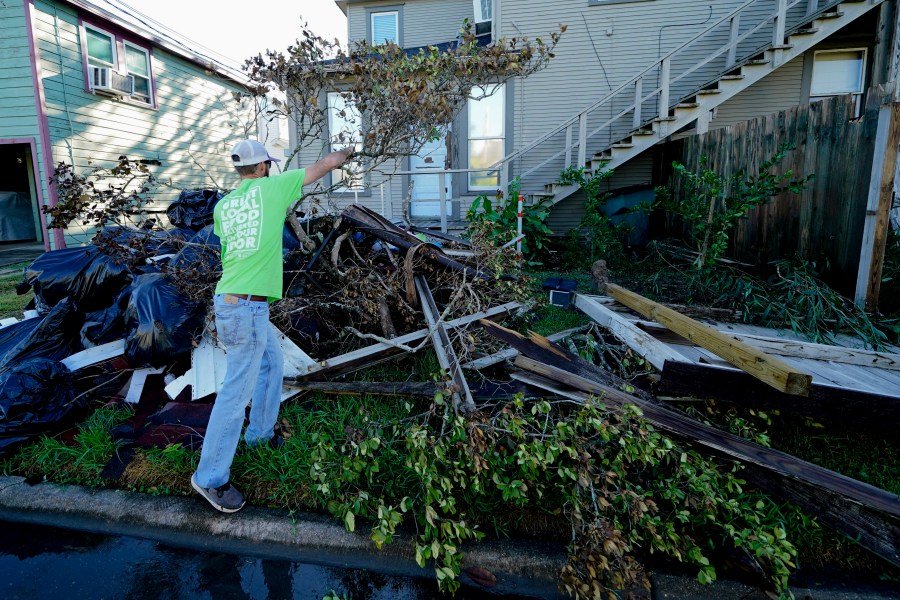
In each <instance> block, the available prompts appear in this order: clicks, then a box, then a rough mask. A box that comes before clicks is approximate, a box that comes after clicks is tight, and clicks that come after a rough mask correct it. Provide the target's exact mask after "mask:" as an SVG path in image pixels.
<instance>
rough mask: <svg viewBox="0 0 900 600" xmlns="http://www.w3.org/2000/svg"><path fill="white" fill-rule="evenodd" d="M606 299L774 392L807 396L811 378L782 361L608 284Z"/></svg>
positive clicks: (669, 309) (655, 303) (637, 295)
mask: <svg viewBox="0 0 900 600" xmlns="http://www.w3.org/2000/svg"><path fill="white" fill-rule="evenodd" d="M607 291H608V293H609V295H610V296H612V297H613V298H615V299H616V300H618V301H619V302H621V303H622V304H624V305H625V306H627V307H628V308H630V309H632V310H635V311H637V312H639V313H640V314H642V315H644V316H645V317H647V318H649V319H653V320H654V321H656V322H657V323H659V324H661V325H665V326H666V327H668V328H669V329H671V330H672V331H674V332H675V333H677V334H678V335H681V336H683V337H685V338H687V339H689V340H691V341H692V342H694V343H695V344H697V345H698V346H700V347H701V348H705V349H707V350H709V351H710V352H712V353H714V354H715V355H716V356H719V357H721V358H722V359H723V360H725V361H727V362H729V363H731V364H732V365H734V366H735V367H737V368H739V369H741V370H743V371H746V372H747V373H750V374H751V375H753V376H754V377H756V378H757V379H759V380H760V381H763V382H765V383H767V384H768V385H770V386H772V387H773V388H775V389H777V390H778V391H781V392H785V393H787V394H792V395H796V396H808V395H809V386H810V383H811V382H812V375H810V374H809V373H806V372H804V371H803V370H802V369H799V368H797V367H794V366H792V365H789V364H787V363H786V362H784V361H783V360H781V359H779V358H776V357H773V356H769V355H767V354H765V353H764V352H762V351H760V350H757V349H756V348H754V347H752V346H748V345H747V344H744V343H742V342H738V341H736V340H734V339H732V338H730V337H728V336H727V335H725V334H723V333H722V332H720V331H718V330H716V329H713V328H712V327H710V326H709V325H704V324H703V323H700V322H699V321H695V320H694V319H691V318H690V317H686V316H684V315H682V314H680V313H678V312H675V311H674V310H672V309H671V308H666V307H665V306H662V305H661V304H659V303H658V302H654V301H653V300H649V299H647V298H644V297H643V296H641V295H639V294H635V293H634V292H631V291H629V290H626V289H624V288H621V287H619V286H617V285H615V284H612V283H611V284H609V285H608V286H607Z"/></svg>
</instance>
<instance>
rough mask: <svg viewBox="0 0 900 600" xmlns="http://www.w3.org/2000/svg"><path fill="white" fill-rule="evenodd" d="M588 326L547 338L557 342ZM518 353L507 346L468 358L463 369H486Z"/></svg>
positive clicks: (580, 331)
mask: <svg viewBox="0 0 900 600" xmlns="http://www.w3.org/2000/svg"><path fill="white" fill-rule="evenodd" d="M587 329H588V326H587V325H585V326H582V327H573V328H572V329H566V330H564V331H560V332H558V333H554V334H552V335H548V336H547V339H548V340H550V341H551V342H558V341H560V340H564V339H566V338H567V337H569V336H572V335H575V334H576V333H583V332H585V331H587ZM518 355H519V351H518V350H516V349H515V348H507V349H505V350H501V351H499V352H494V353H493V354H490V355H488V356H482V357H481V358H476V359H474V360H470V361H469V362H466V363H463V366H462V367H463V369H474V370H478V369H486V368H487V367H490V366H493V365H496V364H497V363H501V362H503V361H504V360H510V359H513V358H515V357H517V356H518Z"/></svg>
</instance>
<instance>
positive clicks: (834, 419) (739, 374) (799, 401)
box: [657, 362, 900, 432]
mask: <svg viewBox="0 0 900 600" xmlns="http://www.w3.org/2000/svg"><path fill="white" fill-rule="evenodd" d="M657 392H658V393H659V394H660V395H665V396H693V397H695V398H715V399H716V400H717V401H722V402H733V403H735V404H740V405H741V406H752V407H755V408H760V409H765V410H770V409H778V410H783V411H788V412H791V413H794V414H800V415H804V416H807V417H811V418H813V419H816V420H820V421H826V422H829V423H834V424H835V425H836V426H840V427H865V428H866V429H877V430H880V431H885V432H896V428H897V423H900V398H898V391H897V390H893V391H892V393H884V392H882V393H870V392H862V391H859V390H853V389H845V388H841V387H836V386H831V385H827V384H826V385H822V384H819V383H817V382H813V384H812V387H811V388H810V392H809V396H808V397H797V396H790V395H787V394H784V393H781V392H778V391H775V390H773V389H772V388H770V387H768V386H767V385H765V384H764V383H762V382H761V381H759V380H757V379H755V378H754V377H752V376H751V375H749V374H747V373H744V372H743V371H735V370H731V369H728V370H726V369H724V368H721V367H716V366H712V365H703V364H698V363H683V362H668V363H666V365H665V367H664V368H663V371H662V375H661V378H660V381H659V385H658V388H657Z"/></svg>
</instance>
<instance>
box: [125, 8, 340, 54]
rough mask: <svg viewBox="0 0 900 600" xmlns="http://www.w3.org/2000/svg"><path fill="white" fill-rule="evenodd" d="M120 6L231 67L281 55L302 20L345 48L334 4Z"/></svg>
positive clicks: (294, 35) (295, 33)
mask: <svg viewBox="0 0 900 600" xmlns="http://www.w3.org/2000/svg"><path fill="white" fill-rule="evenodd" d="M111 1H113V2H115V1H116V0H111ZM121 3H122V4H125V5H127V6H130V7H132V8H135V9H137V10H138V11H140V12H142V13H144V14H145V15H147V16H148V17H151V18H152V19H154V20H156V21H158V22H160V23H162V24H163V25H166V26H167V27H169V28H170V29H173V30H175V31H176V32H178V33H179V34H181V35H182V36H184V37H186V38H188V39H190V40H192V41H194V42H198V43H199V44H200V45H202V46H205V47H206V48H208V49H210V50H213V51H215V52H216V53H218V54H220V55H222V56H224V57H225V58H229V59H231V60H232V61H233V62H234V63H236V64H242V63H243V62H244V60H245V59H247V58H249V57H250V56H254V55H256V54H259V53H261V52H264V51H265V50H266V49H267V48H268V49H272V50H281V51H284V50H286V49H287V47H288V45H290V44H291V43H293V41H294V40H295V39H297V36H298V35H299V32H300V30H301V23H302V21H303V20H305V21H306V22H307V23H308V24H309V28H310V29H311V30H312V31H313V32H315V33H316V34H317V35H320V36H322V37H324V38H325V39H328V40H331V39H334V38H338V39H339V40H340V42H341V45H342V46H346V43H347V18H346V17H345V16H344V13H343V12H341V9H339V8H338V7H337V5H336V4H335V3H334V0H266V1H265V2H259V1H258V0H256V1H254V0H251V1H250V2H223V1H222V0H124V1H123V2H121ZM301 17H302V19H301Z"/></svg>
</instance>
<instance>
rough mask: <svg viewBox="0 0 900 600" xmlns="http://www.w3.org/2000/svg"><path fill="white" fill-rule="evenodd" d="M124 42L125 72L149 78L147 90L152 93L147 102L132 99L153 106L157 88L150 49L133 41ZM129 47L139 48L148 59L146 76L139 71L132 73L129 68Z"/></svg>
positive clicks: (123, 63)
mask: <svg viewBox="0 0 900 600" xmlns="http://www.w3.org/2000/svg"><path fill="white" fill-rule="evenodd" d="M122 43H123V44H124V46H125V48H126V50H125V60H124V61H122V66H123V67H124V72H125V74H126V75H131V76H132V77H140V78H142V79H146V80H147V91H148V92H149V95H150V98H149V101H148V102H146V103H145V102H144V101H143V100H137V99H134V98H132V100H133V101H134V102H137V103H139V104H147V105H148V106H153V105H154V96H155V90H154V89H153V66H152V65H151V63H150V50H148V49H147V48H144V47H142V46H138V45H137V44H132V43H131V42H126V41H123V42H122ZM127 48H132V49H134V50H139V51H140V52H141V53H143V55H144V58H145V59H146V61H147V76H146V77H145V76H143V75H141V74H138V73H132V72H130V71H129V70H128V50H127Z"/></svg>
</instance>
